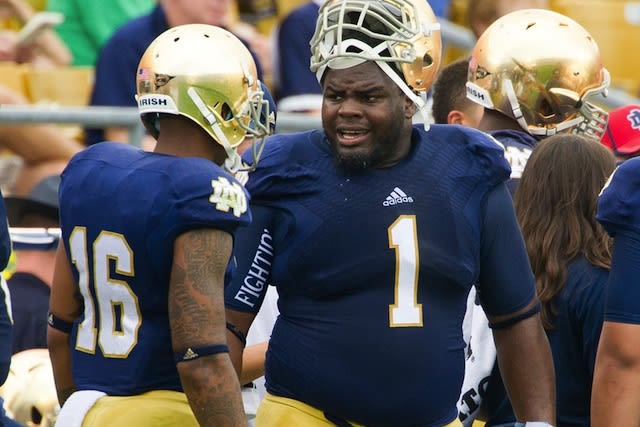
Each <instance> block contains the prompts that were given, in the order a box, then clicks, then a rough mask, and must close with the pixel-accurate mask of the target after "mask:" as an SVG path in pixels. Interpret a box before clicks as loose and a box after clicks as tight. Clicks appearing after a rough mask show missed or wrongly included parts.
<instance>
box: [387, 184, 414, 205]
mask: <svg viewBox="0 0 640 427" xmlns="http://www.w3.org/2000/svg"><path fill="white" fill-rule="evenodd" d="M400 203H413V197H409V196H407V193H405V192H404V191H402V190H401V189H400V188H398V187H396V188H394V189H393V191H392V192H391V194H389V195H388V196H387V198H386V200H385V201H384V202H382V206H393V205H399V204H400Z"/></svg>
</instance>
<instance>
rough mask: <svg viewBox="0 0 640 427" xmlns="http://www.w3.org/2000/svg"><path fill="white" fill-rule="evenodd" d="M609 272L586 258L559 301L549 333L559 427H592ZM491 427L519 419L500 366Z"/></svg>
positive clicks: (577, 262)
mask: <svg viewBox="0 0 640 427" xmlns="http://www.w3.org/2000/svg"><path fill="white" fill-rule="evenodd" d="M608 276H609V271H608V270H605V269H603V268H600V267H596V266H594V265H591V264H589V263H588V262H587V260H586V259H585V258H584V257H582V256H580V257H578V258H576V259H574V260H573V261H572V262H571V263H570V264H569V266H568V268H567V280H566V281H565V283H564V285H563V288H562V291H561V292H560V293H559V294H558V295H556V297H555V298H554V301H553V303H554V307H555V308H556V309H557V312H558V314H557V316H556V317H554V318H553V325H554V328H555V329H553V330H549V331H547V337H548V338H549V345H550V346H551V353H552V355H553V364H554V366H555V373H556V407H557V420H558V423H557V424H558V425H559V426H567V427H570V426H575V427H578V426H584V427H586V426H589V425H590V413H591V408H590V406H591V383H592V381H593V367H594V365H595V358H596V351H597V349H598V341H599V339H600V331H601V330H602V323H603V321H604V314H603V313H604V299H605V291H606V285H607V278H608ZM486 405H487V408H488V409H487V410H488V414H489V419H488V421H487V426H494V425H501V424H504V423H513V422H515V421H516V419H515V415H514V414H513V409H512V408H511V404H510V402H509V398H508V397H507V394H506V391H505V388H504V384H503V382H502V378H501V376H500V371H499V369H498V365H497V363H496V365H495V367H494V369H493V372H492V373H491V378H490V380H489V387H488V389H487V396H486Z"/></svg>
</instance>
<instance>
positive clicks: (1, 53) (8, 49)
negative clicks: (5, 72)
mask: <svg viewBox="0 0 640 427" xmlns="http://www.w3.org/2000/svg"><path fill="white" fill-rule="evenodd" d="M0 1H3V0H0ZM17 39H18V33H17V32H15V31H11V30H5V31H0V61H12V62H18V60H17V59H18V54H19V52H18V48H17V45H16V42H17Z"/></svg>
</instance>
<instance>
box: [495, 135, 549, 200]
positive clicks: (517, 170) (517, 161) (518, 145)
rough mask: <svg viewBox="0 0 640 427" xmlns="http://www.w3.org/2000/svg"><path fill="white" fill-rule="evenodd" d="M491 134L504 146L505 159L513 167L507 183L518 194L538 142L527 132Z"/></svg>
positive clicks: (512, 191)
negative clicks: (522, 178)
mask: <svg viewBox="0 0 640 427" xmlns="http://www.w3.org/2000/svg"><path fill="white" fill-rule="evenodd" d="M489 134H490V135H491V136H493V137H494V138H495V139H497V140H498V141H499V142H500V144H502V145H503V146H504V157H505V158H506V159H507V161H508V162H509V165H510V166H511V179H509V181H508V182H507V186H508V187H509V191H510V192H511V194H512V195H513V194H515V193H516V188H518V183H519V182H520V178H521V177H522V172H523V171H524V167H525V165H526V164H527V160H529V157H530V156H531V151H532V150H533V147H535V146H536V144H537V143H538V140H537V139H536V138H535V137H533V136H532V135H531V134H529V133H527V132H524V131H521V130H513V129H501V130H495V131H491V132H489Z"/></svg>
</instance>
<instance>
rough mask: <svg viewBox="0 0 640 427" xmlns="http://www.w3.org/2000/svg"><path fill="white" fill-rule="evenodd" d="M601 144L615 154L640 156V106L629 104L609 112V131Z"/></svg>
mask: <svg viewBox="0 0 640 427" xmlns="http://www.w3.org/2000/svg"><path fill="white" fill-rule="evenodd" d="M601 142H602V143H603V144H604V145H606V146H607V147H609V148H610V149H611V150H612V151H613V152H614V154H618V155H622V156H627V157H628V156H635V155H638V154H640V105H637V104H629V105H625V106H624V107H619V108H616V109H614V110H611V111H610V112H609V122H608V124H607V131H606V132H605V134H604V136H603V137H602V140H601Z"/></svg>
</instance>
